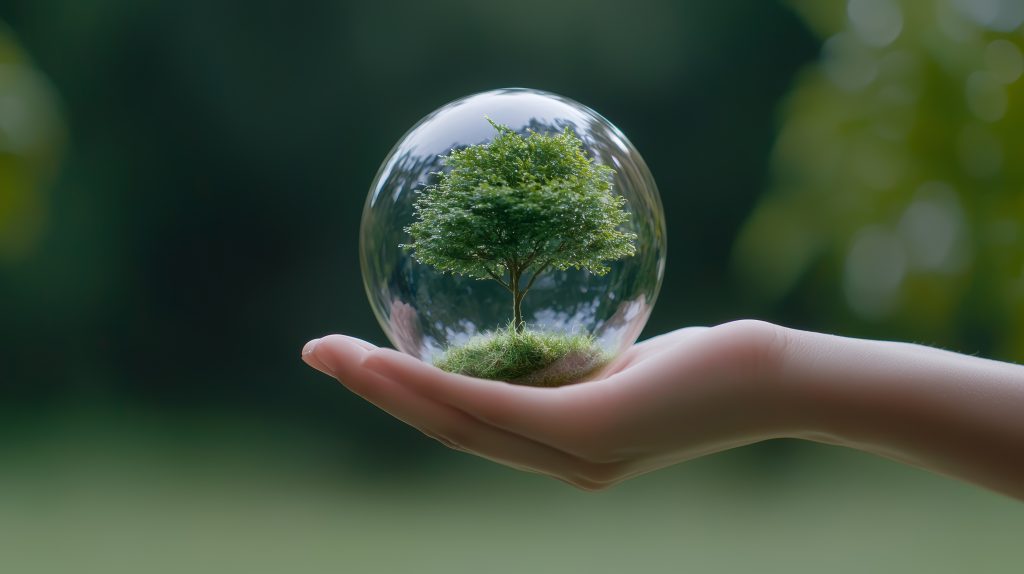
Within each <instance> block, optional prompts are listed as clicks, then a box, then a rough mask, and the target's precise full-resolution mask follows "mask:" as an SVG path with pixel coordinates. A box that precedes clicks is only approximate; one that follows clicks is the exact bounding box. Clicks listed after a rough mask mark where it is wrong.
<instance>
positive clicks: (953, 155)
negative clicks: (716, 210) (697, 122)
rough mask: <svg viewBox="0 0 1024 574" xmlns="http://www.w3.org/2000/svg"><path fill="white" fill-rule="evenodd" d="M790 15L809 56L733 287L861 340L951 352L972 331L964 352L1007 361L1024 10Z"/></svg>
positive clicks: (953, 4) (1023, 314)
mask: <svg viewBox="0 0 1024 574" xmlns="http://www.w3.org/2000/svg"><path fill="white" fill-rule="evenodd" d="M794 5H795V7H796V9H797V10H798V11H799V12H800V13H801V14H803V15H804V16H805V18H807V20H808V22H810V23H811V24H812V26H813V27H814V28H815V29H816V31H817V32H818V33H819V34H820V35H821V37H822V40H823V48H822V55H821V60H820V62H819V63H817V64H815V65H813V66H811V67H809V68H808V69H806V70H805V72H804V73H803V77H802V78H801V79H800V81H799V82H798V84H797V85H796V87H795V89H794V92H793V93H792V94H791V95H790V97H789V101H788V102H787V104H786V105H785V107H784V110H785V113H784V116H783V118H784V119H783V123H782V126H781V131H780V134H779V137H778V140H777V143H776V146H775V151H774V157H773V172H774V187H773V189H772V190H771V191H770V192H769V193H767V194H766V195H765V196H764V197H763V199H762V201H761V202H760V205H758V207H757V208H756V210H755V211H754V213H753V214H752V216H751V217H750V219H749V220H748V222H747V224H746V227H745V229H744V231H743V233H742V235H741V237H740V238H739V241H738V243H737V246H736V251H735V261H736V264H737V267H738V269H739V272H740V276H741V277H742V278H743V279H744V281H743V283H744V284H745V285H748V286H750V287H751V291H752V292H754V293H756V294H757V295H759V296H760V297H761V298H762V299H764V300H768V301H776V302H777V301H780V300H783V299H784V298H785V297H787V296H788V295H790V294H792V295H793V296H794V297H798V298H802V299H804V300H806V301H808V303H807V304H806V305H807V308H809V309H813V311H812V312H814V313H815V314H816V315H818V316H820V317H822V320H824V321H829V322H832V323H834V324H841V325H847V326H851V327H853V328H860V329H863V332H865V333H873V334H877V333H878V332H880V330H881V329H883V328H885V329H888V330H889V334H890V336H892V334H893V333H899V334H901V335H902V336H905V337H909V338H914V339H917V340H923V341H930V342H934V343H939V344H947V345H956V346H960V345H961V344H962V343H963V342H964V337H965V336H966V334H967V333H969V332H970V331H971V328H970V327H971V325H976V324H982V323H983V324H985V325H986V326H987V328H988V329H990V330H991V331H992V338H993V339H994V340H997V341H998V343H997V344H996V346H995V347H994V348H992V349H978V350H982V351H990V352H994V353H997V354H999V355H1001V356H1004V357H1014V358H1021V357H1024V335H1022V333H1024V231H1022V227H1021V226H1022V224H1024V203H1022V200H1021V198H1022V197H1024V194H1022V192H1024V163H1022V162H1020V161H1017V158H1020V157H1021V156H1022V151H1024V82H1020V81H1019V79H1020V77H1021V74H1022V72H1024V58H1022V55H1021V54H1022V52H1021V48H1022V46H1024V34H1022V30H1021V19H1022V18H1024V4H1021V3H1020V2H1015V1H1001V0H984V1H979V2H975V1H974V0H963V1H961V0H927V1H902V0H849V2H847V3H846V5H845V10H844V9H843V6H842V5H841V4H840V3H827V5H826V3H812V2H795V3H794ZM830 301H835V303H838V304H836V305H832V304H830V303H829V302H830ZM843 309H845V310H846V311H845V312H844V311H843ZM858 325H860V327H858ZM872 329H875V330H872Z"/></svg>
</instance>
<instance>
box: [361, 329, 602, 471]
mask: <svg viewBox="0 0 1024 574" xmlns="http://www.w3.org/2000/svg"><path fill="white" fill-rule="evenodd" d="M363 366H364V367H365V368H366V369H367V370H370V371H373V372H375V373H378V374H380V375H382V376H384V377H386V378H388V379H390V380H393V381H398V382H400V383H401V384H402V385H405V386H407V387H409V388H410V389H412V390H414V391H415V392H416V393H417V394H419V395H421V396H424V397H427V398H429V399H431V400H434V401H437V402H440V403H443V404H446V405H449V406H452V407H454V408H456V409H458V410H460V411H462V412H465V413H467V414H469V415H471V416H472V417H474V418H477V419H480V420H482V421H484V422H486V423H489V424H490V425H493V426H495V427H498V428H501V429H504V430H506V431H509V432H512V433H515V434H517V435H521V436H524V437H527V438H530V439H532V440H534V441H537V442H540V443H543V444H546V445H551V446H553V447H555V448H557V449H559V450H562V451H565V452H569V453H572V454H574V455H577V456H579V455H581V454H583V453H584V452H587V451H588V450H589V449H588V448H587V447H588V445H586V444H583V445H580V444H579V443H581V442H584V443H585V442H587V441H589V440H590V439H591V436H592V435H593V434H594V433H593V432H592V430H593V429H595V428H597V426H598V424H599V423H600V422H601V419H602V417H607V416H610V413H608V410H609V409H608V408H607V405H609V404H611V398H610V394H611V391H613V390H614V389H611V388H610V387H604V386H600V385H599V384H598V383H597V382H591V383H586V384H585V385H572V386H569V387H562V388H558V389H547V388H534V387H524V386H518V385H513V384H509V383H503V382H500V381H489V380H483V379H475V378H472V377H465V376H461V375H455V374H451V373H446V372H444V371H442V370H441V369H438V368H435V367H433V366H430V365H427V364H426V363H424V362H422V361H420V360H418V359H416V358H414V357H410V356H409V355H406V354H404V353H399V352H397V351H392V350H390V349H377V350H374V351H372V352H370V353H367V355H366V358H365V360H364V362H363ZM578 446H582V447H584V448H577V447H578ZM584 458H588V457H584Z"/></svg>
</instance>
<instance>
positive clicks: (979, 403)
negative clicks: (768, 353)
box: [781, 330, 1024, 499]
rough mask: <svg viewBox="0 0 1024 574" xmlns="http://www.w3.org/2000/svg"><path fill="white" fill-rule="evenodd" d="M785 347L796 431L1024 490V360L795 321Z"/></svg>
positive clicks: (1017, 492)
mask: <svg viewBox="0 0 1024 574" xmlns="http://www.w3.org/2000/svg"><path fill="white" fill-rule="evenodd" d="M782 356H783V362H782V369H781V372H782V376H781V380H782V384H783V385H784V389H785V393H786V394H787V396H788V397H789V398H788V404H789V405H791V408H792V411H793V412H792V420H793V421H795V422H794V425H793V429H792V432H791V433H790V434H792V435H794V436H797V437H799V438H805V439H809V440H815V441H819V442H827V443H831V444H837V445H843V446H849V447H853V448H857V449H860V450H864V451H868V452H872V453H875V454H878V455H881V456H884V457H888V458H891V459H895V460H899V461H901V462H905V463H908V464H912V465H915V466H919V467H922V468H927V469H929V470H932V471H935V472H938V473H942V474H947V475H950V476H955V477H957V478H960V479H963V480H967V481H970V482H974V483H977V484H980V485H982V486H985V487H988V488H991V489H993V490H997V491H1000V492H1003V493H1005V494H1009V495H1011V496H1015V497H1017V498H1021V499H1024V367H1022V366H1019V365H1011V364H1008V363H999V362H996V361H989V360H985V359H979V358H976V357H970V356H966V355H959V354H956V353H950V352H947V351H941V350H938V349H933V348H929V347H924V346H920V345H911V344H905V343H890V342H881V341H867V340H860V339H848V338H843V337H835V336H830V335H822V334H818V333H808V332H803V331H792V330H789V331H787V337H785V344H784V349H783V351H782Z"/></svg>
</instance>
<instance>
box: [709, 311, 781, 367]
mask: <svg viewBox="0 0 1024 574" xmlns="http://www.w3.org/2000/svg"><path fill="white" fill-rule="evenodd" d="M716 329H718V330H719V331H720V332H721V333H722V335H723V336H724V337H727V338H728V339H729V341H730V343H731V345H733V346H734V347H733V348H734V350H735V351H736V352H737V353H739V354H740V355H741V356H742V357H743V359H744V360H743V362H742V363H743V364H746V365H749V366H751V367H752V368H754V369H757V371H758V372H760V373H775V372H776V371H777V370H778V369H779V368H780V367H781V364H782V361H783V357H784V356H785V353H786V349H787V347H788V346H789V345H790V334H789V333H790V332H789V330H788V329H786V328H784V327H780V326H779V325H775V324H773V323H769V322H767V321H760V320H757V319H740V320H738V321H732V322H730V323H724V324H722V325H719V326H718V327H716Z"/></svg>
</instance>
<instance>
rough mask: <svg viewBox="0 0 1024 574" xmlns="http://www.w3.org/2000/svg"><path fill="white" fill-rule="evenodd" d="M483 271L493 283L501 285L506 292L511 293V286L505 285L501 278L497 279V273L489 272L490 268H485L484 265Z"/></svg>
mask: <svg viewBox="0 0 1024 574" xmlns="http://www.w3.org/2000/svg"><path fill="white" fill-rule="evenodd" d="M484 270H485V271H487V274H488V275H490V276H491V279H494V280H495V281H497V282H498V284H499V285H501V286H502V287H504V288H505V289H506V290H507V291H512V286H511V285H509V284H508V283H506V282H505V280H504V279H503V278H501V277H498V274H497V273H495V272H494V271H491V268H490V267H487V266H486V265H485V266H484Z"/></svg>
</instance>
